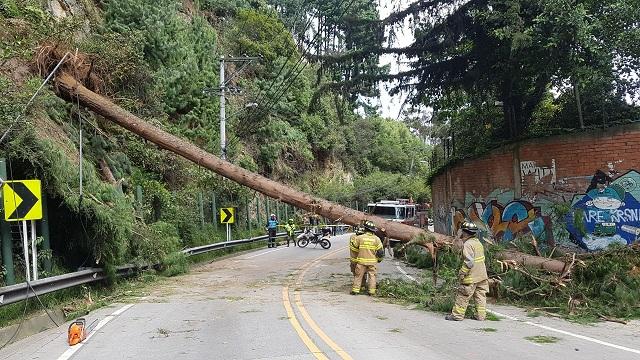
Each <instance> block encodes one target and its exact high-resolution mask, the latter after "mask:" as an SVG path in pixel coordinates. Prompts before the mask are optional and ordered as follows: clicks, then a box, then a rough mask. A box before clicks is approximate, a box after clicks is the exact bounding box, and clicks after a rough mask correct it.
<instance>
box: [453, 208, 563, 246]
mask: <svg viewBox="0 0 640 360" xmlns="http://www.w3.org/2000/svg"><path fill="white" fill-rule="evenodd" d="M465 219H467V220H470V221H472V222H473V223H475V224H476V225H477V226H478V227H479V228H480V229H481V230H482V231H483V232H485V233H486V234H488V235H489V236H491V237H492V238H493V239H495V240H497V241H501V240H502V241H511V240H513V239H515V238H516V236H518V235H522V234H526V233H531V234H532V235H533V236H535V237H536V238H537V239H539V240H543V241H546V242H551V241H552V239H551V238H552V237H553V234H552V233H549V234H547V231H546V229H547V228H550V226H549V222H550V221H549V218H548V217H546V216H543V215H542V213H541V211H540V208H539V207H535V206H533V205H532V204H531V203H530V202H528V201H524V200H514V201H510V202H509V203H507V204H506V205H503V204H501V203H500V202H498V200H491V201H489V202H487V203H482V202H473V203H472V204H471V205H470V206H468V207H467V208H466V209H465V210H463V209H456V211H455V213H454V216H453V225H454V230H457V229H458V227H459V225H460V224H461V223H462V222H463V221H464V220H465Z"/></svg>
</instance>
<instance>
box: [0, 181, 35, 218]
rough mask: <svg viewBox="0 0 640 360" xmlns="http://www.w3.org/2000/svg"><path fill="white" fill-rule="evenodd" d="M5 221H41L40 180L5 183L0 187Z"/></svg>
mask: <svg viewBox="0 0 640 360" xmlns="http://www.w3.org/2000/svg"><path fill="white" fill-rule="evenodd" d="M2 198H3V202H4V219H5V220H6V221H21V220H40V219H42V186H41V184H40V180H19V181H7V182H5V183H4V186H3V187H2Z"/></svg>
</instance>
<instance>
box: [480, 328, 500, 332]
mask: <svg viewBox="0 0 640 360" xmlns="http://www.w3.org/2000/svg"><path fill="white" fill-rule="evenodd" d="M476 331H480V332H486V333H493V332H497V331H498V329H495V328H490V327H486V328H479V329H476Z"/></svg>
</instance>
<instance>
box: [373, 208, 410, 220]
mask: <svg viewBox="0 0 640 360" xmlns="http://www.w3.org/2000/svg"><path fill="white" fill-rule="evenodd" d="M372 214H373V215H377V216H380V217H382V218H385V219H401V218H403V217H404V209H402V208H397V207H394V206H375V207H374V208H373V212H372Z"/></svg>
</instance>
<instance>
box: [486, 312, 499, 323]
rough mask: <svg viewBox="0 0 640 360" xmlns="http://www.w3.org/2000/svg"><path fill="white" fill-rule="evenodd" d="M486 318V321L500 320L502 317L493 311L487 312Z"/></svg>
mask: <svg viewBox="0 0 640 360" xmlns="http://www.w3.org/2000/svg"><path fill="white" fill-rule="evenodd" d="M487 320H488V321H500V320H502V318H501V317H500V316H498V315H496V314H494V313H490V312H488V313H487Z"/></svg>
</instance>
